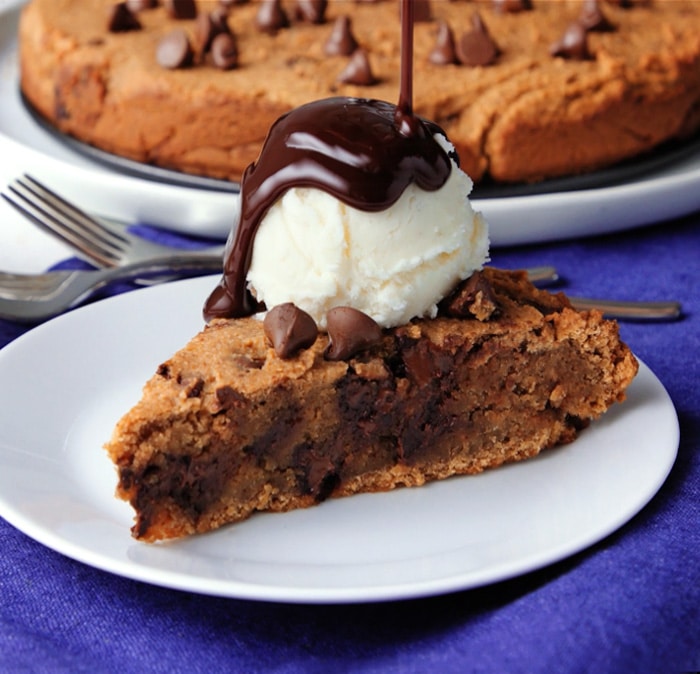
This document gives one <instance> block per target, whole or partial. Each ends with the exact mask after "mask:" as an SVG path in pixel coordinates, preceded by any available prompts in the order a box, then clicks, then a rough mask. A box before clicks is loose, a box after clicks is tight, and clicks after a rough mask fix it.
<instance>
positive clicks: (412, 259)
mask: <svg viewBox="0 0 700 674" xmlns="http://www.w3.org/2000/svg"><path fill="white" fill-rule="evenodd" d="M436 138H437V139H439V141H441V142H442V143H443V145H444V146H445V149H446V150H448V151H449V150H450V149H451V146H448V145H445V141H444V139H443V138H442V137H441V136H437V137H436ZM471 189H472V181H471V179H470V178H469V177H468V176H467V175H466V174H465V173H464V172H463V171H462V170H460V169H459V168H458V167H457V166H456V165H453V167H452V171H451V172H450V176H449V178H448V180H447V181H446V183H445V184H444V185H443V186H442V187H441V188H440V189H439V190H436V191H431V192H430V191H425V190H422V189H421V188H419V187H417V186H416V185H413V184H412V185H409V187H408V188H407V189H406V190H405V191H404V193H403V194H402V195H401V197H400V198H399V200H398V201H397V202H396V203H394V204H393V205H392V206H391V207H390V208H388V209H387V210H383V211H379V212H367V211H361V210H358V209H355V208H352V207H350V206H348V205H346V204H345V203H343V202H341V201H339V200H338V199H336V198H335V197H333V196H331V195H330V194H328V193H327V192H323V191H321V190H318V189H314V188H292V189H290V190H288V191H287V192H285V193H284V195H282V197H281V198H279V199H278V200H277V201H276V202H275V204H273V206H272V207H271V208H270V209H269V210H268V212H267V214H266V215H265V217H264V219H263V220H262V222H261V223H260V225H259V229H258V232H257V234H256V237H255V244H254V247H253V254H252V260H251V265H250V268H249V272H248V277H247V280H248V287H249V288H250V290H251V292H252V293H253V294H254V295H255V297H256V298H257V299H258V300H260V301H262V302H264V303H265V304H266V306H267V307H268V308H271V307H273V306H275V305H277V304H282V303H284V302H293V303H294V304H295V305H297V306H298V307H299V308H301V309H303V310H304V311H306V312H308V313H309V314H310V315H311V316H312V317H313V318H314V320H315V321H316V323H317V324H318V326H319V328H321V329H325V328H326V313H327V312H328V311H329V310H330V309H332V308H333V307H337V306H350V307H353V308H355V309H358V310H360V311H362V312H364V313H365V314H367V315H369V316H371V317H372V318H373V319H374V320H375V321H376V322H377V323H379V325H381V326H382V327H385V328H390V327H394V326H397V325H402V324H404V323H407V322H408V321H409V320H410V319H412V318H414V317H430V318H433V317H435V315H436V314H437V303H438V302H439V301H440V300H441V299H442V298H443V297H445V296H446V295H447V294H449V293H450V291H451V290H452V289H453V288H454V287H455V285H456V284H457V283H458V282H459V281H461V280H463V279H466V278H468V277H469V276H470V275H471V274H472V273H473V272H474V271H476V270H479V269H481V268H482V267H483V265H484V263H485V262H487V261H488V248H489V239H488V229H487V226H486V223H485V222H484V220H483V218H482V217H481V214H480V213H477V212H475V211H474V209H473V208H472V206H471V203H470V202H469V198H468V197H469V193H470V192H471Z"/></svg>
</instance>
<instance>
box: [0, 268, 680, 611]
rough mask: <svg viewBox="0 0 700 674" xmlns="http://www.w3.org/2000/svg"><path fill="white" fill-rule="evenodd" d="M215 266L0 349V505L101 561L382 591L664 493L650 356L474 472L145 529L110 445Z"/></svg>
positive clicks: (664, 442) (537, 561)
mask: <svg viewBox="0 0 700 674" xmlns="http://www.w3.org/2000/svg"><path fill="white" fill-rule="evenodd" d="M217 280H218V278H215V277H204V278H198V279H192V280H187V281H180V282H176V283H172V284H169V285H163V286H157V287H153V288H148V289H145V290H137V291H134V292H132V293H127V294H125V295H121V296H117V297H114V298H111V299H107V300H104V301H102V302H97V303H95V304H92V305H90V306H87V307H84V308H82V309H77V310H75V311H73V312H71V313H68V314H65V315H64V316H61V317H59V318H57V319H54V320H52V321H49V322H48V323H45V324H43V325H42V326H40V327H38V328H36V329H34V330H32V331H30V332H28V333H26V334H25V335H24V336H22V337H20V338H19V339H17V340H16V341H14V342H12V343H11V344H9V345H8V346H7V347H5V348H4V349H2V350H0V382H2V386H1V387H0V516H2V517H4V518H5V519H6V520H7V521H9V522H10V523H11V524H13V525H14V526H15V527H17V528H18V529H20V530H21V531H23V532H25V533H26V534H27V535H29V536H31V537H32V538H34V539H35V540H37V541H39V542H40V543H42V544H44V545H46V546H48V547H50V548H52V549H54V550H57V551H58V552H60V553H63V554H65V555H67V556H69V557H71V558H74V559H76V560H79V561H81V562H84V563H86V564H89V565H91V566H94V567H96V568H98V569H103V570H105V571H108V572H111V573H114V574H118V575H121V576H124V577H127V578H132V579H135V580H140V581H143V582H147V583H152V584H154V585H160V586H164V587H169V588H177V589H181V590H188V591H192V592H198V593H203V594H210V595H217V596H225V597H237V598H245V599H256V600H267V601H285V602H297V603H331V602H368V601H384V600H394V599H406V598H413V597H422V596H429V595H436V594H441V593H446V592H452V591H457V590H464V589H468V588H474V587H478V586H482V585H485V584H488V583H494V582H497V581H501V580H504V579H507V578H511V577H513V576H516V575H519V574H523V573H526V572H529V571H532V570H534V569H538V568H541V567H543V566H545V565H548V564H551V563H553V562H556V561H558V560H561V559H563V558H565V557H567V556H569V555H572V554H574V553H576V552H578V551H580V550H583V549H584V548H586V547H588V546H590V545H592V544H594V543H596V542H597V541H599V540H601V539H602V538H604V537H605V536H607V535H608V534H610V533H611V532H613V531H615V530H616V529H618V528H619V527H621V526H622V525H624V524H625V523H626V522H627V521H628V520H629V519H630V518H631V517H633V516H634V515H635V514H636V513H637V512H639V511H640V510H641V509H642V508H643V507H644V506H645V505H646V504H647V503H648V501H649V500H650V499H651V498H652V497H653V496H654V494H655V493H656V492H657V490H658V489H659V487H660V486H661V485H662V483H663V482H664V480H665V479H666V477H667V475H668V473H669V471H670V469H671V467H672V465H673V462H674V460H675V457H676V452H677V448H678V441H679V429H678V420H677V417H676V413H675V410H674V408H673V405H672V403H671V401H670V399H669V397H668V395H667V393H666V391H665V390H664V387H663V386H662V384H661V383H660V382H659V380H658V379H657V378H656V377H655V375H654V374H653V373H652V372H651V371H650V370H649V368H648V367H646V366H645V365H644V364H641V368H640V372H639V375H638V376H637V378H636V379H635V381H634V382H633V383H632V385H631V386H630V388H629V392H628V393H629V395H628V400H627V401H626V402H625V403H623V404H621V405H615V406H614V407H613V408H612V409H611V410H610V411H609V412H608V413H607V414H606V415H605V416H604V417H603V418H601V419H600V420H598V421H597V422H595V423H593V424H592V425H591V426H590V427H589V428H588V429H586V430H585V431H583V432H582V434H581V435H580V437H579V438H578V439H577V440H576V441H575V442H574V443H572V444H570V445H567V446H565V447H561V448H557V449H555V450H551V451H547V452H545V453H543V454H542V455H540V456H539V457H537V458H535V459H531V460H529V461H525V462H522V463H517V464H513V465H510V466H506V467H503V468H499V469H496V470H492V471H489V472H486V473H483V474H481V475H478V476H470V477H459V478H452V479H448V480H445V481H442V482H437V483H433V484H429V485H427V486H425V487H421V488H415V489H402V490H397V491H394V492H391V493H384V494H366V495H359V496H353V497H350V498H344V499H337V500H330V501H327V502H325V503H323V504H321V505H319V506H317V507H314V508H310V509H307V510H299V511H294V512H290V513H284V514H259V515H255V516H253V517H251V518H250V519H249V520H247V521H245V522H243V523H241V524H236V525H233V526H229V527H224V528H222V529H220V530H218V531H216V532H213V533H209V534H205V535H202V536H196V537H192V538H189V539H186V540H181V541H176V542H172V543H167V544H158V545H149V544H146V543H141V542H137V541H135V540H134V539H132V538H131V536H130V533H129V529H130V526H131V524H132V519H133V517H132V515H133V513H132V511H131V509H130V507H129V506H128V505H126V504H125V503H123V502H121V501H118V500H116V499H115V498H114V496H113V492H114V488H115V485H116V473H115V471H114V468H113V466H112V464H111V462H110V461H109V459H108V458H107V456H106V454H105V452H104V451H103V449H102V445H103V443H104V442H105V441H106V440H107V439H108V438H109V436H110V434H111V430H112V427H113V425H114V423H115V422H116V421H117V419H118V418H119V417H120V416H121V415H122V414H123V413H124V412H126V411H127V409H129V408H130V407H131V405H133V404H134V403H135V402H136V401H137V399H138V397H139V396H140V390H141V386H142V385H143V383H144V382H145V381H146V380H147V379H148V378H149V377H150V376H151V375H152V374H153V372H155V369H156V367H157V366H158V364H159V363H160V362H162V361H163V360H165V359H166V358H167V357H169V356H170V355H171V354H172V353H173V352H174V351H175V350H177V349H178V348H180V347H181V346H183V345H184V344H185V343H186V342H187V341H188V340H189V339H190V337H192V336H193V335H194V334H195V333H196V332H197V331H198V330H199V329H200V328H201V327H202V319H201V307H202V300H203V298H204V297H206V295H207V294H208V292H209V291H210V290H211V288H212V287H213V286H214V284H215V283H216V282H217Z"/></svg>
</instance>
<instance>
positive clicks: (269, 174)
mask: <svg viewBox="0 0 700 674" xmlns="http://www.w3.org/2000/svg"><path fill="white" fill-rule="evenodd" d="M401 8H402V13H401V17H402V18H401V22H402V36H401V39H402V45H401V92H400V97H399V104H398V106H394V105H392V104H390V103H386V102H384V101H376V100H368V99H360V98H344V97H337V98H329V99H324V100H320V101H314V102H312V103H308V104H306V105H303V106H301V107H299V108H296V109H295V110H292V111H291V112H289V113H287V114H286V115H283V116H282V117H280V118H279V119H278V120H277V121H276V122H275V123H274V124H273V125H272V127H271V128H270V131H269V133H268V136H267V139H266V140H265V144H264V146H263V149H262V151H261V153H260V156H259V157H258V159H257V161H256V162H254V163H253V164H251V165H250V166H248V168H247V169H246V171H245V173H244V174H243V178H242V181H241V211H240V215H239V221H238V226H237V228H236V231H235V236H233V237H232V238H231V239H230V240H229V244H228V246H227V250H226V255H225V260H224V274H223V278H222V280H221V282H220V284H219V285H218V286H217V287H216V288H215V289H214V291H213V292H212V293H211V295H210V296H209V298H208V299H207V301H206V304H205V306H204V318H205V320H207V321H209V320H211V319H213V318H239V317H242V316H249V315H251V314H253V313H256V312H257V311H261V310H262V309H264V307H263V306H262V305H261V304H259V303H258V302H257V301H256V300H255V298H254V297H253V296H252V295H251V293H250V292H249V291H248V289H247V287H246V277H247V273H248V269H249V267H250V262H251V258H252V252H253V241H254V239H255V234H256V232H257V228H258V225H259V223H260V222H261V221H262V218H263V217H264V215H265V213H266V212H267V210H268V209H269V208H270V206H271V205H272V204H273V203H274V202H275V201H276V200H277V199H278V198H279V197H281V196H282V194H284V192H285V191H287V190H288V189H289V188H291V187H314V188H318V189H321V190H323V191H325V192H328V193H330V194H331V195H333V196H334V197H336V198H337V199H339V200H340V201H342V202H344V203H346V204H347V205H349V206H352V207H354V208H357V209H360V210H364V211H381V210H385V209H387V208H388V207H390V206H391V205H392V204H394V203H395V202H396V201H397V200H398V199H399V197H400V196H401V194H402V193H403V192H404V190H405V189H406V187H408V185H410V184H411V183H415V184H416V185H418V186H419V187H420V188H421V189H424V190H428V191H432V190H437V189H439V188H440V187H442V185H444V183H445V182H446V180H447V178H448V177H449V175H450V170H451V161H450V158H449V157H448V155H447V153H446V152H445V151H444V150H443V148H442V147H441V146H440V145H439V144H438V143H437V142H436V141H435V139H434V137H433V136H434V135H435V134H438V133H440V134H443V135H444V132H443V131H442V129H440V127H439V126H438V125H436V124H434V123H432V122H428V121H426V120H423V119H421V118H419V117H416V116H415V115H414V114H413V109H412V79H413V78H412V67H413V20H414V17H413V2H411V0H402V6H401Z"/></svg>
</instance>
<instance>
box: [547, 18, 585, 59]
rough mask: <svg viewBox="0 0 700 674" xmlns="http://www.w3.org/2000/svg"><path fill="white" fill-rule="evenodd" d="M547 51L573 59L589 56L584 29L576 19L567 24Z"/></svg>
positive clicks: (553, 54)
mask: <svg viewBox="0 0 700 674" xmlns="http://www.w3.org/2000/svg"><path fill="white" fill-rule="evenodd" d="M549 53H550V54H551V55H552V56H561V57H562V58H565V59H572V60H574V61H583V60H585V59H588V58H590V57H591V54H590V52H589V51H588V34H587V32H586V29H585V28H584V27H583V26H582V25H581V24H580V23H578V22H577V21H575V22H574V23H571V24H569V27H568V28H567V29H566V31H565V32H564V35H562V37H561V38H560V39H559V40H558V41H557V42H555V43H554V44H553V45H552V46H551V47H550V48H549Z"/></svg>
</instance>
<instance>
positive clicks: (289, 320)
mask: <svg viewBox="0 0 700 674" xmlns="http://www.w3.org/2000/svg"><path fill="white" fill-rule="evenodd" d="M263 329H264V331H265V335H266V336H267V338H268V339H269V340H270V342H271V343H272V346H273V348H274V349H275V353H276V354H277V355H278V356H279V357H280V358H290V357H292V356H294V355H295V354H296V353H297V352H298V351H299V350H301V349H308V348H309V347H310V346H312V345H313V343H314V342H315V341H316V337H317V336H318V328H317V327H316V322H315V321H314V319H313V318H311V316H309V314H307V313H306V312H305V311H302V310H301V309H299V307H297V306H295V305H294V304H292V303H291V302H285V303H284V304H278V305H277V306H276V307H273V308H272V309H270V311H268V312H267V314H266V315H265V320H264V321H263Z"/></svg>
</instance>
